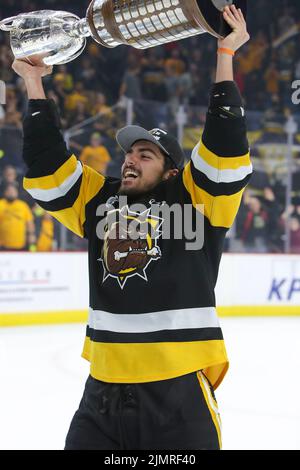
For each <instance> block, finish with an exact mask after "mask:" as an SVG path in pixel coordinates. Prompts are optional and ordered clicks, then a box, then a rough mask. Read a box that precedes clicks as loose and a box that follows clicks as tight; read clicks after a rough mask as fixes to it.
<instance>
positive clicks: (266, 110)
mask: <svg viewBox="0 0 300 470" xmlns="http://www.w3.org/2000/svg"><path fill="white" fill-rule="evenodd" d="M41 3H42V5H41ZM88 4H89V1H86V0H81V1H80V0H74V1H73V2H72V3H71V4H70V2H67V1H66V0H60V1H57V0H47V2H46V1H45V2H38V1H36V0H29V1H27V0H21V1H20V0H19V1H16V0H2V1H1V4H0V18H1V19H2V18H5V17H9V16H13V15H15V14H17V13H21V12H26V11H34V10H38V9H41V8H42V7H43V8H44V6H45V5H46V6H47V9H53V10H66V11H72V12H73V13H76V14H77V15H78V16H80V17H83V16H84V15H85V11H86V7H87V6H88ZM249 10H250V12H249V16H248V23H249V32H250V34H251V41H250V42H249V43H248V44H247V45H246V46H244V47H243V48H242V50H241V51H240V52H239V53H238V54H237V56H236V60H235V79H236V81H237V83H238V85H239V88H240V90H241V93H242V95H243V98H244V101H245V107H246V109H247V111H248V112H250V113H251V112H253V113H254V112H262V113H263V115H264V116H265V120H266V122H267V123H268V126H269V129H268V130H265V132H264V135H266V133H268V135H269V134H270V132H271V133H273V134H272V139H273V140H274V142H275V143H278V142H279V141H280V144H282V143H283V142H282V140H280V139H281V137H278V136H279V134H280V132H279V131H278V132H276V130H275V131H274V125H273V124H270V123H272V121H274V117H276V116H283V117H285V116H288V114H289V112H290V111H292V112H293V113H294V112H295V106H294V105H293V104H292V101H291V83H292V82H293V80H297V79H300V48H299V47H298V44H299V39H300V35H299V34H297V31H298V30H299V28H300V4H299V5H298V3H297V2H296V1H295V0H273V1H272V2H270V1H267V0H260V1H259V2H256V4H255V6H252V5H251V6H250V8H249ZM289 37H290V39H287V38H289ZM215 51H216V43H215V40H214V39H213V38H212V37H211V36H209V35H207V34H206V35H202V36H196V37H192V38H189V39H186V40H183V41H179V42H174V43H170V44H166V45H164V46H160V47H156V48H153V49H149V50H146V51H140V50H137V49H134V48H131V47H126V46H119V47H117V48H114V49H106V48H103V47H101V46H99V45H98V44H96V43H95V42H94V41H92V40H88V44H87V48H86V50H85V52H84V53H83V54H82V55H81V56H80V57H79V58H77V59H76V60H74V61H73V62H70V63H69V64H66V65H61V66H57V67H55V68H54V72H53V74H52V75H51V76H49V77H47V78H46V79H45V82H44V83H45V88H46V93H47V96H48V98H52V99H54V100H55V101H56V103H57V105H58V107H59V110H60V114H61V118H62V127H63V129H64V130H69V129H70V128H71V129H76V126H79V125H80V124H81V123H82V122H83V121H85V120H86V119H89V118H93V117H95V120H92V123H91V124H90V125H89V126H87V127H86V128H85V129H84V131H83V130H82V129H81V131H80V132H79V133H78V134H76V132H71V133H69V134H68V133H67V135H68V136H69V139H68V144H69V146H70V147H71V148H72V149H73V151H74V152H75V153H76V154H77V155H78V156H79V158H80V159H81V160H82V161H83V162H84V163H85V164H87V165H90V166H92V167H93V168H94V169H95V170H96V171H99V172H101V173H103V174H109V175H111V176H117V174H118V171H119V167H120V158H121V156H120V153H119V150H118V149H117V147H116V143H115V138H114V137H115V133H116V130H117V129H118V128H120V127H122V126H123V125H124V112H125V111H124V106H122V103H124V102H125V101H126V99H128V98H130V99H132V100H134V103H135V108H134V109H135V116H134V117H135V120H136V123H137V124H141V125H143V126H145V127H147V126H148V127H149V128H150V127H154V126H155V125H161V124H165V125H167V126H168V127H169V128H171V129H172V130H174V129H176V111H177V110H178V106H179V105H184V106H185V107H186V108H187V109H189V113H190V114H193V113H194V115H195V116H194V117H193V116H190V115H189V122H190V123H191V126H192V125H194V126H197V122H196V121H197V119H198V118H199V114H197V113H196V112H195V111H194V110H197V109H198V107H201V106H204V107H206V106H207V101H208V91H209V88H210V85H211V83H212V82H213V80H214V73H215V63H216V54H215ZM12 60H13V56H12V53H11V49H10V47H9V35H8V34H4V33H3V34H2V33H1V34H0V80H2V81H4V82H5V83H6V86H7V87H6V88H7V93H6V105H5V106H4V105H3V106H1V105H0V185H1V186H0V223H1V210H2V212H3V210H4V209H3V207H4V206H3V203H2V206H1V200H3V199H4V196H5V190H6V189H7V188H5V184H6V183H7V181H6V178H7V176H6V175H7V173H8V174H9V175H10V176H9V178H8V179H9V180H10V178H12V179H13V180H14V181H8V183H9V185H10V187H11V186H12V185H13V186H15V187H16V192H17V198H18V199H20V200H22V201H23V202H24V203H25V204H27V205H28V208H29V210H30V211H31V213H32V217H33V219H32V220H35V221H36V223H35V229H34V230H35V236H36V241H35V243H30V237H27V240H26V246H27V247H29V248H30V246H33V245H34V246H37V247H39V249H49V247H50V245H49V244H48V245H47V243H46V241H45V240H46V239H48V240H50V239H51V240H52V241H51V246H52V247H54V248H55V247H57V243H55V238H56V235H55V233H56V230H55V226H54V224H53V223H52V225H53V226H51V223H50V222H51V218H50V217H49V216H47V215H46V214H44V213H43V211H41V210H40V209H39V208H37V207H36V206H34V205H33V203H32V201H30V198H29V197H28V196H27V195H26V193H24V191H23V190H22V184H21V175H22V173H23V171H24V168H23V166H22V161H21V159H20V158H19V155H20V154H21V150H20V147H18V145H20V144H19V142H20V131H21V129H22V115H23V114H24V112H25V110H26V106H27V100H26V93H25V89H24V83H23V81H22V79H20V78H18V77H17V76H16V74H15V73H14V72H13V71H12V69H11V63H12ZM150 102H151V109H152V110H153V111H152V114H153V116H152V118H151V119H150V118H149V113H148V112H147V110H149V109H150V105H149V103H150ZM116 103H119V106H116ZM145 103H146V104H145ZM166 106H167V113H168V114H167V115H166V113H164V114H163V115H162V112H161V110H162V109H166ZM142 109H145V110H146V111H145V112H144V113H142V112H141V110H142ZM156 109H157V112H156V111H155V110H156ZM99 114H101V119H97V118H96V117H97V116H98V115H99ZM152 121H153V122H152ZM193 121H195V122H193ZM152 124H153V125H152ZM198 125H199V126H200V123H199V124H198ZM272 126H273V128H272ZM200 127H201V126H200ZM270 128H272V129H271V130H270ZM1 129H6V130H7V132H6V133H4V132H3V133H2V134H1ZM281 131H282V129H281ZM16 136H18V138H16ZM262 138H263V137H262V136H260V137H259V138H257V137H256V139H254V142H253V149H254V150H253V156H254V160H255V163H257V168H258V172H257V175H256V177H255V178H254V180H253V181H254V182H252V187H251V186H250V187H249V188H248V190H247V191H246V193H245V196H244V199H243V203H242V207H241V210H240V213H239V216H238V219H237V224H236V227H235V231H236V233H235V240H236V241H237V243H236V244H235V245H234V247H235V249H236V250H246V251H248V252H249V251H262V252H263V251H273V252H281V251H282V250H283V245H284V234H285V228H286V223H287V222H286V221H287V220H288V221H289V222H288V223H289V225H290V229H291V244H292V250H293V251H295V252H300V180H299V181H298V180H297V177H295V178H294V181H295V185H296V187H295V188H293V189H294V191H293V198H292V201H291V205H290V207H288V208H286V204H285V202H286V201H285V195H284V182H283V181H280V178H274V177H272V172H269V174H267V172H262V174H263V177H262V178H260V171H259V169H260V166H261V165H262V162H264V159H263V157H261V150H260V148H261V147H262V146H263V144H264V142H263V141H262V140H261V142H260V140H259V139H262ZM1 139H2V141H1ZM5 139H8V140H9V143H7V142H6V141H5ZM276 139H279V141H278V140H276ZM273 140H272V142H273ZM296 143H297V142H296ZM260 144H261V145H260ZM298 144H300V140H299V142H298ZM6 148H10V154H8V152H7V151H6V150H5V149H6ZM3 149H4V150H3ZM257 149H259V150H257ZM186 150H188V149H187V148H186ZM187 155H188V152H187ZM295 159H296V163H295V165H296V167H297V162H298V161H300V152H299V151H298V154H297V150H296V157H295ZM12 166H14V167H15V177H13V176H12V175H11V174H12V173H13V172H14V170H13V168H12ZM298 169H299V171H298ZM297 174H300V167H299V168H298V167H297V168H296V170H295V175H296V176H297ZM298 184H299V194H298V192H297V191H298ZM10 191H12V193H13V190H9V192H10ZM16 192H15V193H16ZM1 198H2V199H1ZM1 208H2V209H1ZM25 212H26V210H25V209H24V214H25ZM287 213H289V215H290V217H287ZM26 217H27V219H30V217H29V215H28V213H27V215H26ZM27 219H26V224H28V220H27ZM29 226H30V223H29ZM29 229H30V227H29ZM26 230H27V231H28V227H27V228H26ZM31 230H32V228H31ZM29 233H30V230H29ZM45 233H47V235H45V236H44V238H43V240H44V241H43V243H41V242H40V244H39V239H40V237H42V236H43V234H45ZM0 245H1V240H0Z"/></svg>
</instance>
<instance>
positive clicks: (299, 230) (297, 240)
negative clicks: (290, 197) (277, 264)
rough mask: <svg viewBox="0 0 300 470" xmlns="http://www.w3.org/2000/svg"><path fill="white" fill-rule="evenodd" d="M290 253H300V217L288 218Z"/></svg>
mask: <svg viewBox="0 0 300 470" xmlns="http://www.w3.org/2000/svg"><path fill="white" fill-rule="evenodd" d="M290 230H291V253H297V254H300V217H296V216H295V217H292V218H291V219H290Z"/></svg>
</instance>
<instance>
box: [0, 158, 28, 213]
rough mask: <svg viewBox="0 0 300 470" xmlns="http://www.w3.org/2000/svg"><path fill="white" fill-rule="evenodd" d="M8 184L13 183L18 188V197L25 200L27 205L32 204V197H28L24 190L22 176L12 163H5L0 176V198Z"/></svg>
mask: <svg viewBox="0 0 300 470" xmlns="http://www.w3.org/2000/svg"><path fill="white" fill-rule="evenodd" d="M8 184H14V185H15V186H16V188H17V189H18V192H19V197H20V199H22V201H25V202H27V204H28V205H29V206H31V205H32V203H33V199H32V198H31V197H30V196H29V197H28V193H27V191H24V189H23V183H22V178H21V177H20V176H19V175H18V173H17V169H16V168H15V167H14V166H12V165H6V166H5V167H4V169H3V173H2V177H1V178H0V198H2V197H3V195H4V191H5V189H6V187H7V185H8Z"/></svg>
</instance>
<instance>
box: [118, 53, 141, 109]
mask: <svg viewBox="0 0 300 470" xmlns="http://www.w3.org/2000/svg"><path fill="white" fill-rule="evenodd" d="M127 64H128V66H127V70H126V71H125V74H124V77H123V81H122V84H121V88H120V98H122V97H123V96H126V97H127V98H131V99H133V100H140V99H141V98H142V90H141V81H140V64H139V61H138V59H137V57H136V56H135V55H133V54H129V56H128V62H127Z"/></svg>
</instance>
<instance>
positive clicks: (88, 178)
mask: <svg viewBox="0 0 300 470" xmlns="http://www.w3.org/2000/svg"><path fill="white" fill-rule="evenodd" d="M104 183H105V177H104V176H102V175H100V174H99V173H97V172H96V171H94V170H93V169H92V168H89V167H88V166H86V165H83V178H82V183H81V187H80V192H79V195H78V198H77V199H76V201H75V203H74V204H73V206H72V207H69V208H67V209H62V210H60V211H55V212H50V211H49V214H51V215H52V216H53V217H55V218H56V219H57V220H58V221H59V222H61V223H62V224H63V225H64V226H65V227H67V228H68V229H69V230H71V231H72V232H74V233H76V234H77V235H79V236H80V237H83V224H84V222H85V218H86V215H85V206H86V205H87V204H88V203H89V202H90V201H91V200H92V199H93V198H94V197H95V196H96V194H98V193H99V191H101V189H102V188H103V186H104ZM95 215H96V214H95Z"/></svg>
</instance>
